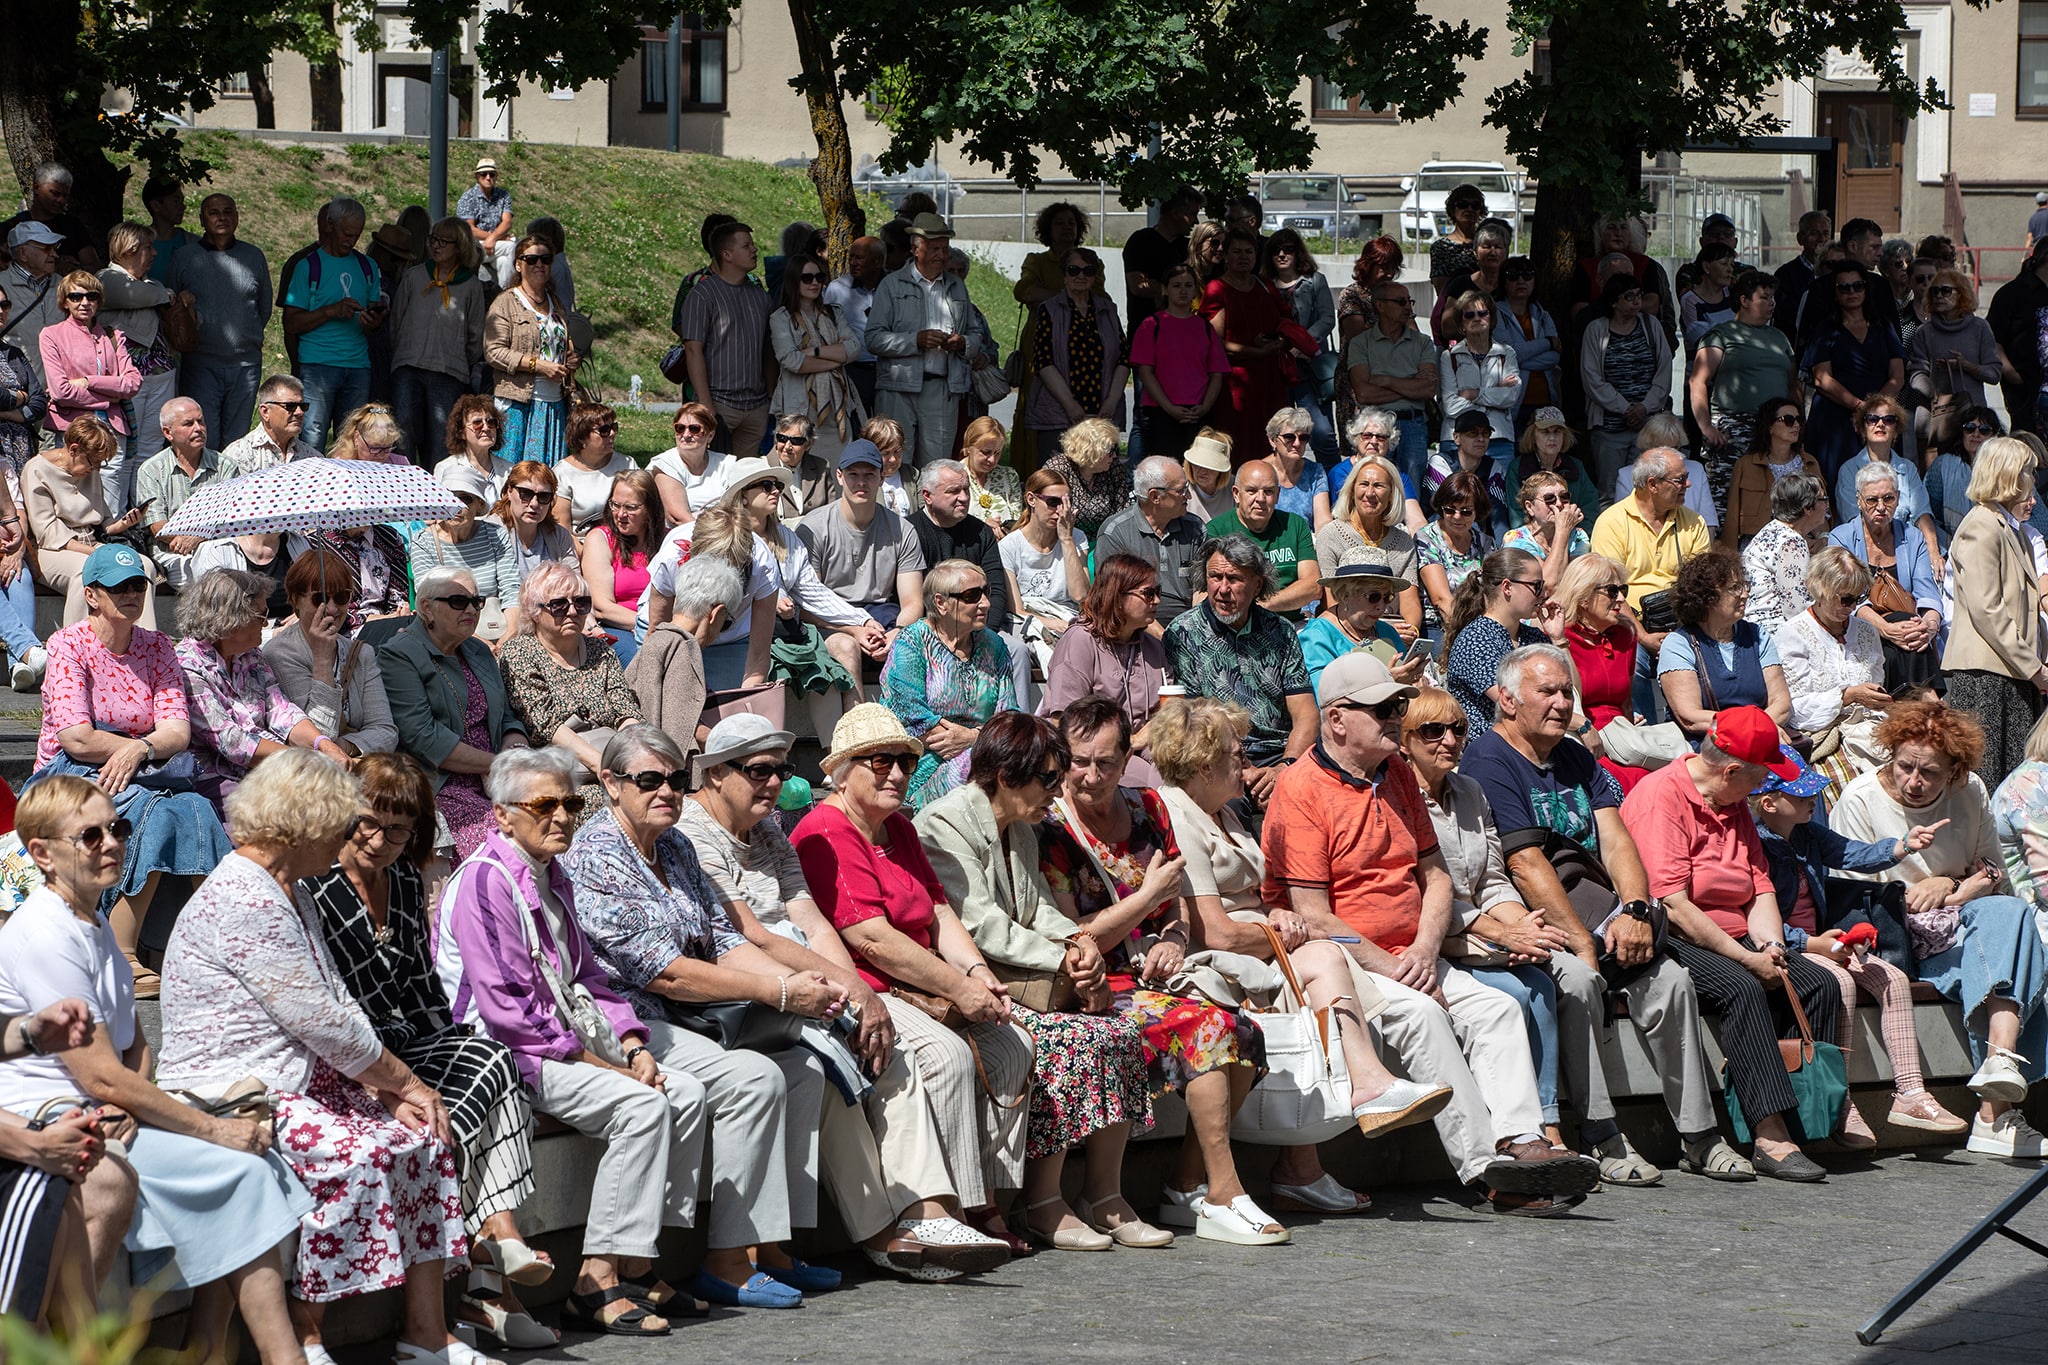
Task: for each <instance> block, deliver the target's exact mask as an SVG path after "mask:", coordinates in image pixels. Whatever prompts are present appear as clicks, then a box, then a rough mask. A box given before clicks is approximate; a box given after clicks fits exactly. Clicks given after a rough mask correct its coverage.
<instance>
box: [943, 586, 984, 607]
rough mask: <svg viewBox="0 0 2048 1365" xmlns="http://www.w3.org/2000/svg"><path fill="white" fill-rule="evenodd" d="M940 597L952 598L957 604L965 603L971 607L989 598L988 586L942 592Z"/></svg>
mask: <svg viewBox="0 0 2048 1365" xmlns="http://www.w3.org/2000/svg"><path fill="white" fill-rule="evenodd" d="M938 595H939V596H940V597H950V598H952V599H953V600H954V601H955V602H965V603H966V604H967V605H968V606H970V607H971V606H973V605H974V604H975V603H977V602H979V601H981V599H982V598H984V597H986V596H988V585H987V584H983V585H982V586H981V587H978V588H961V589H960V590H959V591H958V592H942V593H940V594H938Z"/></svg>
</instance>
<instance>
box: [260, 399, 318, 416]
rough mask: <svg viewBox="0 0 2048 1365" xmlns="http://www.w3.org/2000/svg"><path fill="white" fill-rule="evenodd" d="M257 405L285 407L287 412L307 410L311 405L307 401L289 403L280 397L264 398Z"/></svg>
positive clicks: (261, 406)
mask: <svg viewBox="0 0 2048 1365" xmlns="http://www.w3.org/2000/svg"><path fill="white" fill-rule="evenodd" d="M256 406H257V407H259V408H283V409H284V410H285V411H286V412H287V413H292V412H304V411H305V410H306V409H307V407H309V406H310V404H307V403H289V402H286V401H284V400H283V399H279V398H269V399H265V400H264V401H263V402H261V403H258V404H257V405H256Z"/></svg>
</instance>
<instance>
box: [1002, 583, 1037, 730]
mask: <svg viewBox="0 0 2048 1365" xmlns="http://www.w3.org/2000/svg"><path fill="white" fill-rule="evenodd" d="M1011 605H1013V606H1014V605H1015V604H1014V603H1012V604H1011ZM1019 619H1020V621H1021V619H1022V618H1019ZM997 638H998V639H1000V640H1001V641H1002V642H1003V648H1005V649H1007V650H1009V651H1010V685H1011V686H1012V687H1013V688H1014V689H1016V693H1017V709H1018V710H1019V711H1028V712H1031V713H1032V714H1034V715H1035V714H1036V713H1037V711H1038V696H1037V691H1038V689H1037V688H1035V687H1033V686H1032V683H1031V646H1030V645H1028V644H1026V643H1025V642H1024V629H1023V626H1022V625H1021V624H1020V625H1019V626H1018V628H1017V629H1015V630H1008V631H1004V632H1002V633H1001V634H1000V635H998V636H997Z"/></svg>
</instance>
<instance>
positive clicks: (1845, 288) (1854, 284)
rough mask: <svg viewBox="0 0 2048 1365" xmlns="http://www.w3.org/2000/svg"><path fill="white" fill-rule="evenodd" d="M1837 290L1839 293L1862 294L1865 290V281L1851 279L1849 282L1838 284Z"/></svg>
mask: <svg viewBox="0 0 2048 1365" xmlns="http://www.w3.org/2000/svg"><path fill="white" fill-rule="evenodd" d="M1835 292H1836V293H1837V294H1860V293H1862V292H1863V281H1861V280H1851V281H1850V282H1849V283H1847V284H1838V285H1836V286H1835Z"/></svg>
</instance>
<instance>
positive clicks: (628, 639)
mask: <svg viewBox="0 0 2048 1365" xmlns="http://www.w3.org/2000/svg"><path fill="white" fill-rule="evenodd" d="M604 633H605V634H606V635H609V636H611V639H612V651H613V652H614V653H615V654H617V655H618V656H619V667H621V668H624V667H625V666H626V665H627V664H629V663H632V662H633V656H634V655H635V654H638V653H639V652H640V642H639V641H638V640H637V639H635V638H634V635H633V627H631V626H606V627H605V628H604Z"/></svg>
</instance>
